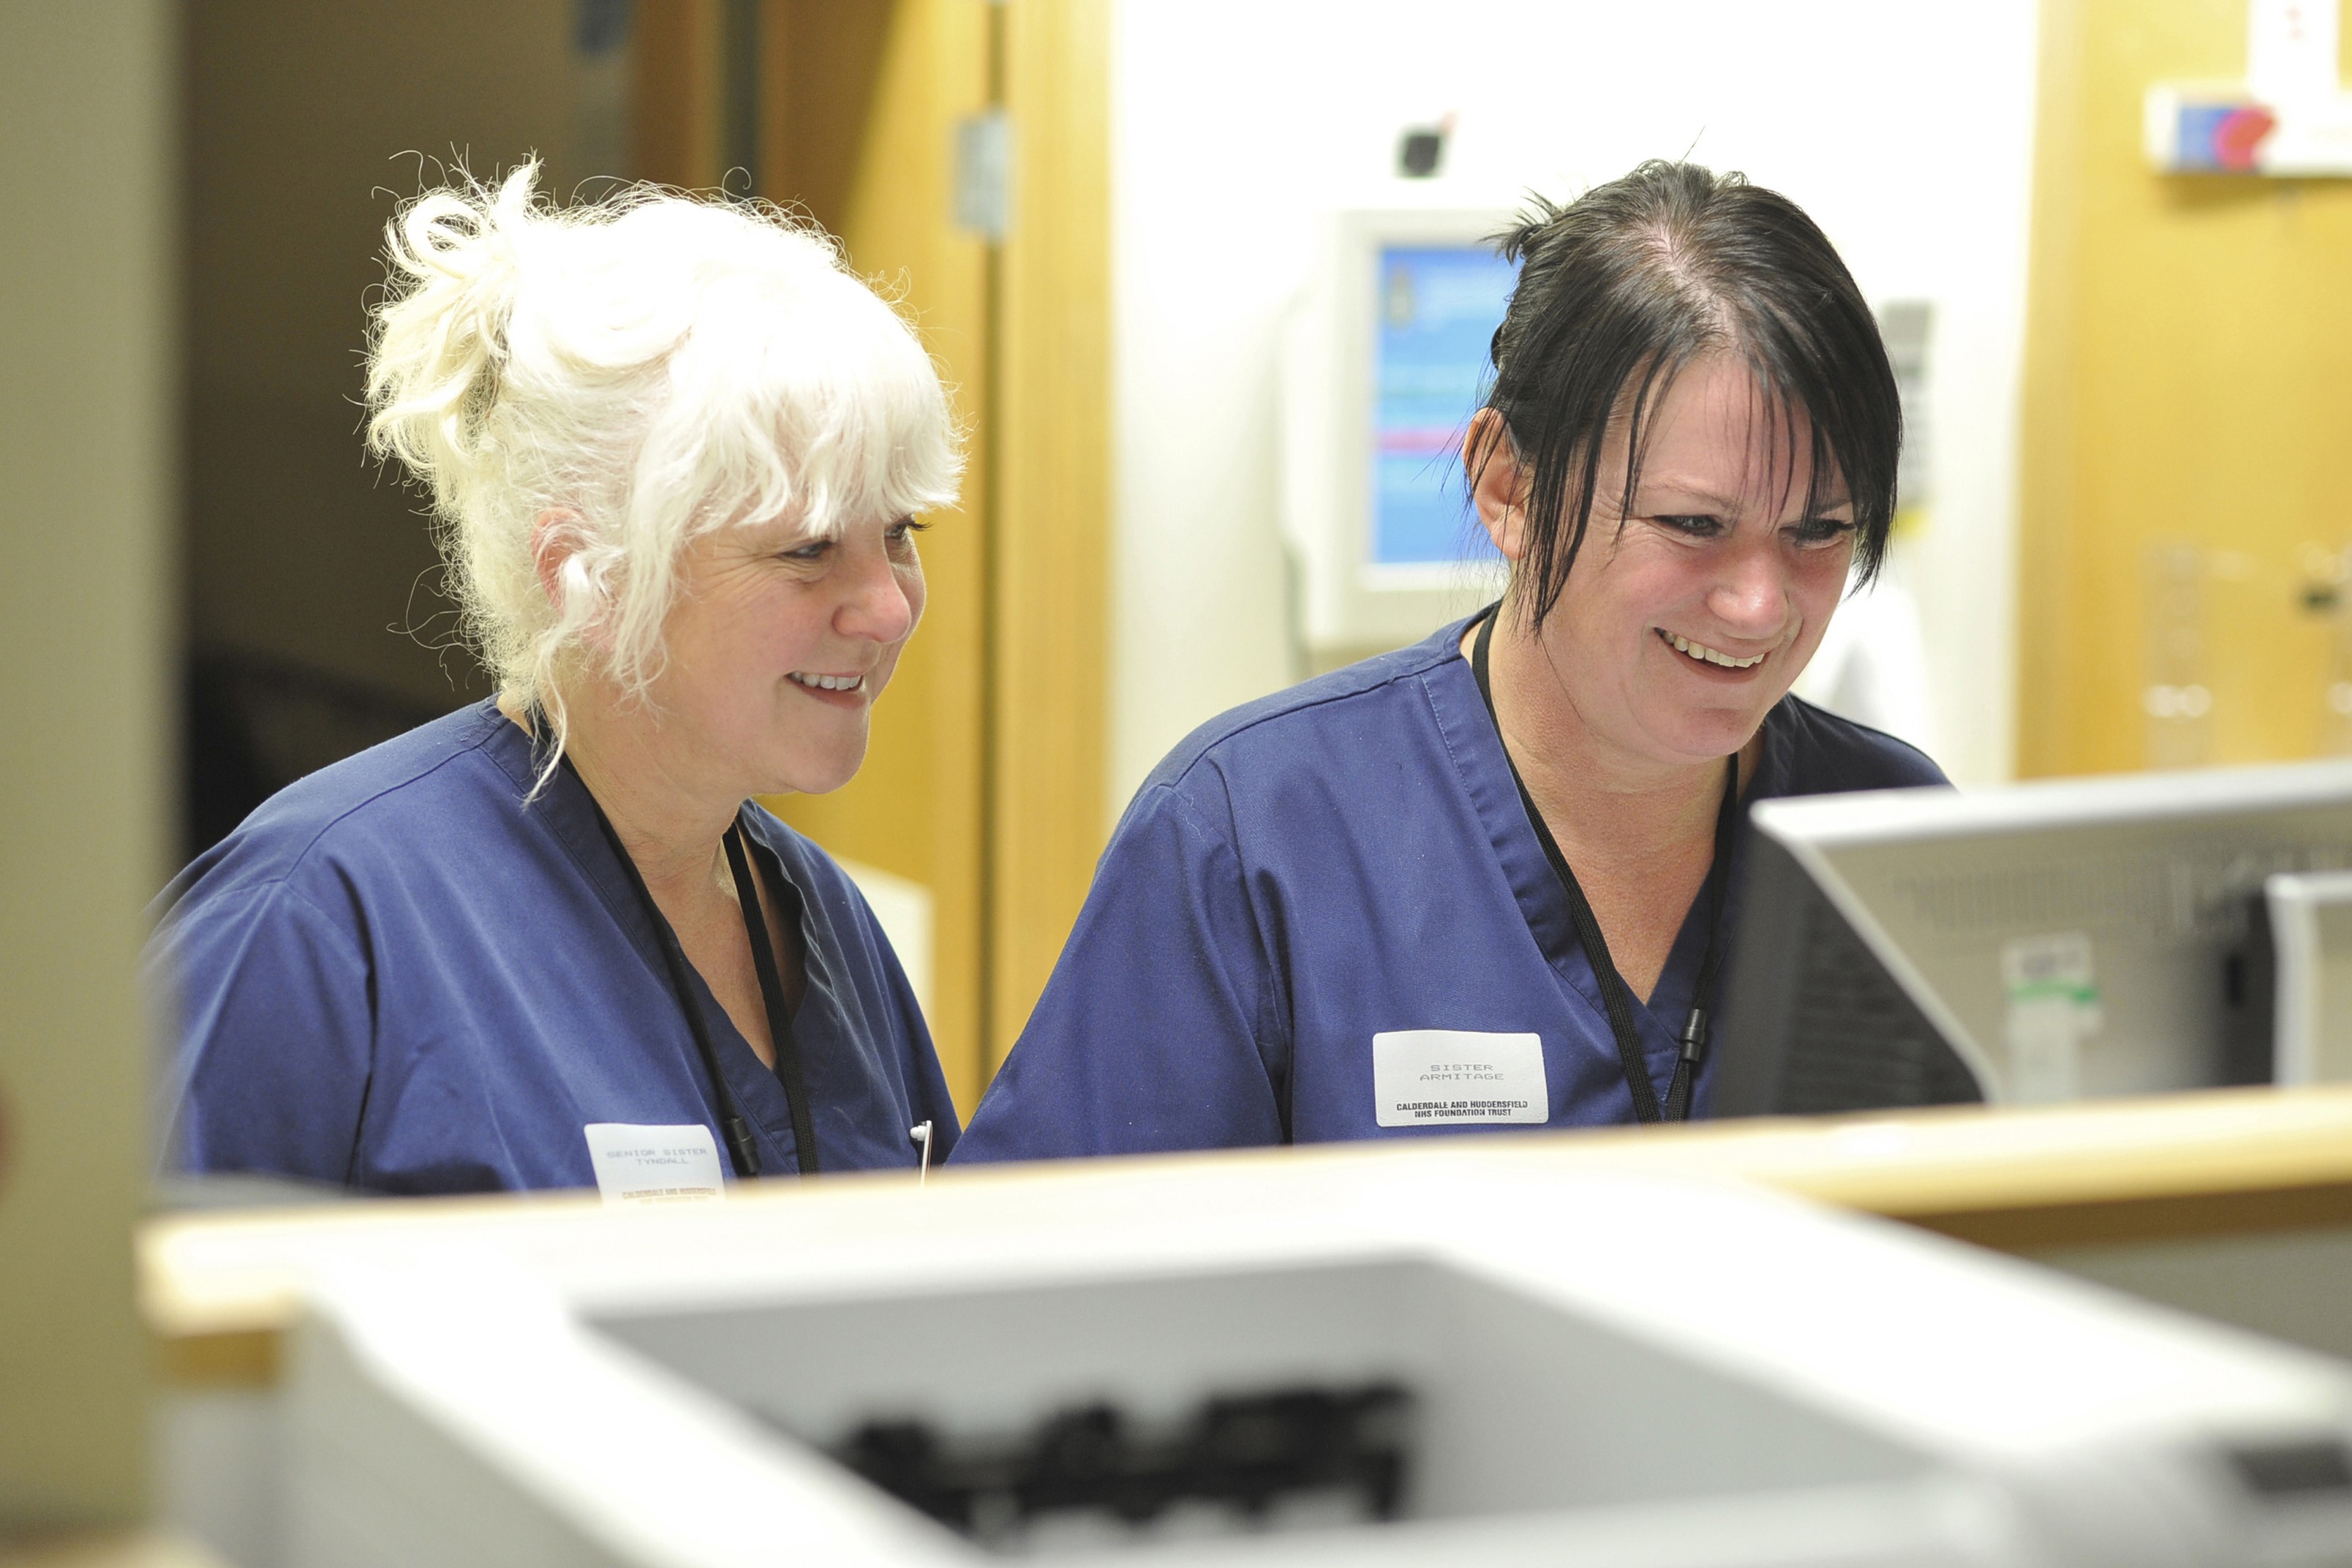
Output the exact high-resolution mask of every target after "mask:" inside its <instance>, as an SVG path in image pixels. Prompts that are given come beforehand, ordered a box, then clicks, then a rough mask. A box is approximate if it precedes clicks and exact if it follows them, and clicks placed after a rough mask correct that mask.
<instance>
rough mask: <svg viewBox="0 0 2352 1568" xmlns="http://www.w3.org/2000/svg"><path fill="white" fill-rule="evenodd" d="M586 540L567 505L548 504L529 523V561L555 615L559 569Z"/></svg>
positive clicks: (559, 609)
mask: <svg viewBox="0 0 2352 1568" xmlns="http://www.w3.org/2000/svg"><path fill="white" fill-rule="evenodd" d="M587 542H588V534H587V530H586V528H585V527H584V526H583V523H582V521H581V517H580V514H579V513H578V512H576V511H573V510H572V509H571V508H569V507H550V508H549V509H548V510H545V511H543V512H541V513H540V514H539V518H538V521H535V522H533V523H532V524H531V525H530V563H531V565H532V567H533V568H534V569H535V570H536V571H537V572H538V574H539V588H540V592H541V593H542V594H545V595H547V602H548V603H549V604H550V605H552V606H553V607H554V609H555V613H556V614H557V616H562V614H563V601H564V598H565V594H564V589H563V568H564V567H565V566H566V565H568V564H569V563H571V561H572V557H573V556H575V555H577V554H579V553H580V548H581V546H582V545H583V544H585V543H587Z"/></svg>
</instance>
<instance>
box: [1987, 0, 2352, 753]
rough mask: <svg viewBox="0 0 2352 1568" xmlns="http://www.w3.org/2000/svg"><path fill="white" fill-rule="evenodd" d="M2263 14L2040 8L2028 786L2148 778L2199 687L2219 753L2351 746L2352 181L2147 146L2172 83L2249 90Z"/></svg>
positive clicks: (2133, 2) (2029, 368)
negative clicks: (2200, 160) (2181, 695)
mask: <svg viewBox="0 0 2352 1568" xmlns="http://www.w3.org/2000/svg"><path fill="white" fill-rule="evenodd" d="M2245 11H2246V8H2245V5H2243V4H2242V0H2045V4H2044V7H2043V36H2042V99H2041V120H2040V124H2039V126H2038V128H2037V144H2036V160H2037V163H2036V170H2035V196H2034V235H2033V271H2032V286H2031V300H2030V306H2029V317H2028V326H2027V348H2026V386H2025V404H2024V410H2025V431H2024V443H2023V468H2024V484H2023V493H2022V495H2021V507H2020V530H2021V537H2020V541H2019V544H2020V550H2019V559H2020V563H2021V572H2022V581H2021V584H2020V594H2019V605H2020V613H2021V625H2020V628H2019V650H2018V651H2019V681H2020V690H2019V693H2018V698H2019V701H2018V713H2019V737H2018V739H2019V745H2018V759H2019V767H2020V771H2021V773H2026V774H2029V775H2030V774H2049V773H2086V772H2100V771H2108V770H2115V769H2125V768H2135V767H2140V766H2144V765H2147V764H2148V763H2149V762H2150V761H2151V760H2155V759H2157V758H2158V756H2159V755H2160V753H2161V752H2162V750H2163V744H2162V737H2161V736H2160V735H2156V734H2152V732H2151V731H2152V730H2156V729H2160V728H2161V726H2159V725H2152V723H2151V715H2150V713H2149V708H2150V707H2151V696H2152V695H2153V696H2154V697H2155V698H2157V699H2164V700H2158V701H2156V702H2155V703H2154V704H2153V706H2155V707H2158V708H2159V709H2161V708H2166V707H2168V706H2171V705H2172V701H2171V700H2170V699H2168V697H2167V692H2168V691H2170V690H2172V689H2176V688H2185V687H2186V686H2188V685H2189V684H2197V685H2200V686H2201V687H2203V688H2204V689H2205V690H2206V693H2207V697H2206V699H2205V700H2206V701H2207V702H2209V704H2210V712H2209V714H2208V715H2207V717H2206V718H2205V719H2204V721H2203V723H2204V727H2205V733H2204V735H2203V737H2202V739H2201V740H2200V741H2197V742H2194V743H2193V744H2192V745H2191V746H2190V747H2189V750H2190V751H2192V752H2200V751H2201V760H2204V761H2210V762H2252V761H2263V760H2272V759H2284V758H2290V757H2304V756H2310V755H2312V754H2314V753H2315V752H2316V751H2317V750H2319V749H2320V748H2321V747H2322V745H2323V744H2341V736H2340V733H2338V734H2333V735H2332V734H2331V727H2332V726H2331V721H2330V720H2329V713H2328V709H2327V697H2328V691H2329V688H2330V687H2331V686H2344V683H2345V681H2346V680H2347V679H2352V671H2347V670H2344V669H2342V668H2332V666H2334V665H2338V664H2340V662H2341V659H2342V656H2343V647H2342V644H2341V643H2340V642H2339V640H2338V639H2339V637H2340V635H2341V628H2342V626H2344V625H2345V624H2346V623H2345V622H2344V621H2342V620H2340V619H2336V618H2335V616H2336V614H2337V613H2338V612H2337V611H2336V610H2334V609H2331V604H2330V601H2331V600H2334V601H2335V602H2336V604H2337V605H2341V603H2342V600H2343V597H2344V595H2345V592H2346V590H2345V586H2344V584H2341V583H2340V582H2337V581H2334V580H2333V579H2335V578H2336V576H2337V575H2338V574H2340V572H2341V558H2340V554H2339V552H2342V551H2343V550H2344V548H2345V546H2346V545H2347V542H2352V507H2347V504H2346V502H2345V500H2344V496H2345V489H2344V484H2343V479H2342V471H2343V465H2344V459H2343V457H2342V454H2343V453H2345V452H2346V451H2347V450H2352V288H2347V287H2346V281H2345V280H2346V279H2347V276H2352V181H2343V180H2332V181H2284V180H2265V179H2258V178H2251V177H2229V176H2220V175H2203V176H2180V175H2165V174H2157V173H2156V172H2154V171H2153V170H2152V169H2151V168H2150V167H2149V166H2148V164H2147V161H2146V159H2145V157H2144V156H2143V154H2142V152H2141V146H2140V126H2141V103H2142V95H2143V94H2144V92H2145V91H2146V89H2147V87H2148V85H2149V84H2150V83H2151V82H2155V81H2158V80H2167V79H2235V78H2238V77H2240V76H2242V73H2243V70H2244V63H2245V30H2246V18H2245ZM2168 584H2170V585H2169V586H2168ZM2168 596H2169V597H2170V598H2172V599H2173V600H2174V601H2175V603H2174V604H2173V605H2172V606H2171V608H2170V609H2169V610H2168V609H2167V606H2166V601H2167V599H2168ZM2184 640H2185V642H2186V643H2187V645H2188V646H2187V647H2185V648H2184V649H2181V650H2180V658H2179V666H2180V668H2179V670H2178V671H2174V672H2168V671H2165V670H2163V669H2161V668H2157V665H2158V663H2160V662H2161V659H2162V658H2168V657H2170V656H2168V655H2164V654H2163V652H2162V647H2160V646H2152V645H2169V644H2174V643H2179V642H2182V641H2184ZM2151 687H2162V688H2164V690H2158V691H2156V692H2154V693H2153V694H2152V693H2151ZM2344 695H2352V686H2345V687H2344V691H2343V692H2342V693H2339V696H2344ZM2183 760H2191V759H2190V758H2189V757H2188V756H2184V757H2183Z"/></svg>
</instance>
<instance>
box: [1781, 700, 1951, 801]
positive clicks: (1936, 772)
mask: <svg viewBox="0 0 2352 1568" xmlns="http://www.w3.org/2000/svg"><path fill="white" fill-rule="evenodd" d="M1764 724H1765V746H1766V755H1767V759H1768V762H1767V765H1768V766H1769V767H1770V768H1772V770H1773V773H1775V774H1776V775H1777V776H1774V777H1769V778H1767V779H1765V780H1763V781H1761V782H1762V785H1763V787H1764V788H1765V789H1766V791H1767V792H1768V793H1769V794H1772V795H1834V794H1841V793H1843V792H1845V791H1848V790H1864V789H1906V788H1912V787H1916V786H1918V785H1923V784H1949V783H1950V782H1951V781H1950V780H1949V779H1948V778H1946V777H1945V776H1944V770H1943V769H1941V768H1939V767H1937V765H1936V763H1935V762H1934V760H1933V759H1932V758H1930V757H1929V756H1928V755H1927V752H1923V751H1921V750H1919V748H1918V747H1916V746H1914V745H1912V744H1910V743H1909V742H1906V741H1899V740H1897V739H1895V737H1894V736H1892V735H1890V734H1887V733H1886V732H1885V731H1883V730H1874V729H1872V728H1871V727H1870V726H1869V725H1867V724H1857V723H1855V722H1854V721H1853V720H1851V719H1843V718H1840V717H1839V716H1838V715H1837V714H1835V713H1832V712H1831V711H1829V710H1827V709H1825V708H1816V707H1814V706H1813V705H1812V704H1811V703H1810V702H1807V701H1805V700H1803V699H1801V698H1799V697H1796V696H1794V695H1790V696H1789V697H1785V698H1782V699H1781V700H1780V704H1779V706H1777V707H1775V708H1774V709H1773V710H1772V711H1771V712H1770V713H1769V715H1767V716H1766V719H1765V721H1764Z"/></svg>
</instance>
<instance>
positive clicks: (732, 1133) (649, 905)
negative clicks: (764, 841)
mask: <svg viewBox="0 0 2352 1568" xmlns="http://www.w3.org/2000/svg"><path fill="white" fill-rule="evenodd" d="M563 769H564V771H565V772H566V773H570V774H571V775H572V782H573V783H575V784H579V786H580V790H581V793H582V794H583V795H586V796H587V797H588V806H589V809H590V810H592V811H593V812H594V813H595V814H596V826H598V827H600V828H602V829H603V830H604V842H605V843H607V844H609V845H611V846H612V847H613V858H614V859H615V860H618V861H619V862H620V863H621V869H622V870H623V871H625V872H626V873H627V874H628V879H629V886H630V887H632V888H634V889H636V893H637V902H638V903H639V904H640V905H642V906H643V907H644V909H645V911H646V919H647V920H649V921H652V922H653V927H654V941H655V943H656V945H657V946H658V947H660V949H661V954H662V963H664V965H666V966H667V968H668V970H669V984H670V989H671V990H673V991H675V992H676V993H677V1005H678V1006H679V1007H680V1008H681V1009H683V1010H684V1012H685V1014H686V1026H687V1027H688V1029H689V1030H691V1031H692V1032H693V1035H694V1048H695V1050H696V1052H697V1053H698V1055H699V1056H700V1057H701V1058H702V1070H703V1071H704V1072H706V1073H708V1074H709V1075H710V1088H711V1092H712V1093H713V1094H714V1095H715V1096H716V1097H717V1099H718V1101H719V1131H720V1132H721V1133H723V1134H724V1135H725V1137H726V1140H727V1158H728V1161H729V1163H730V1164H732V1165H733V1166H734V1167H735V1173H736V1175H738V1176H740V1177H745V1178H749V1177H752V1176H756V1175H758V1174H759V1173H760V1149H759V1145H758V1144H757V1143H755V1142H752V1139H751V1123H750V1122H749V1121H745V1120H744V1117H743V1111H742V1108H741V1107H740V1106H738V1105H737V1104H736V1103H735V1091H734V1090H733V1089H730V1088H729V1087H728V1086H727V1075H726V1074H725V1073H723V1072H721V1071H719V1047H717V1046H715V1045H714V1044H712V1043H711V1039H710V1021H709V1019H708V1018H706V1017H704V1016H703V1012H702V1007H701V1005H700V1004H699V1003H698V1002H697V1001H696V1000H695V996H694V981H693V970H692V969H691V968H690V967H689V966H688V963H687V962H686V950H685V949H684V948H683V947H681V946H679V945H678V941H677V931H673V930H672V929H670V923H669V921H668V919H667V917H666V916H665V915H664V914H663V913H662V912H661V906H660V905H659V904H656V903H655V902H654V895H653V889H650V888H648V887H646V879H645V875H644V873H643V872H641V871H639V870H638V869H637V863H636V862H635V860H632V859H630V858H629V850H628V847H627V846H626V845H625V844H623V843H622V842H621V836H620V834H619V833H617V832H615V831H614V827H613V821H612V818H610V817H608V816H605V815H604V806H603V805H600V804H599V803H598V801H597V799H596V792H595V791H593V790H592V789H590V788H589V787H588V781H587V780H585V779H583V778H582V777H581V776H580V770H579V769H577V768H575V767H573V766H572V759H571V758H570V757H569V756H566V757H565V758H564V759H563ZM744 837H745V836H744V832H743V823H742V820H741V818H740V816H739V817H738V818H737V820H736V822H735V825H734V826H731V827H730V828H729V829H728V830H727V867H728V869H729V870H730V871H731V872H732V873H733V874H734V878H735V900H736V902H738V903H740V905H742V907H743V934H744V935H745V936H747V937H749V938H750V939H751V967H752V968H754V969H756V970H758V971H759V973H760V999H761V1001H762V1002H763V1003H765V1004H766V1005H767V1009H768V1035H769V1037H770V1038H771V1039H772V1040H773V1041H774V1043H775V1047H776V1077H777V1079H778V1080H779V1081H781V1082H782V1085H783V1089H784V1102H785V1105H786V1106H787V1107H788V1108H789V1109H790V1110H791V1111H792V1117H793V1152H794V1153H795V1154H796V1155H798V1156H799V1159H800V1169H801V1174H802V1175H803V1176H814V1175H815V1174H816V1170H817V1164H816V1129H815V1128H814V1126H813V1125H811V1122H810V1117H809V1095H808V1080H807V1078H806V1076H805V1075H804V1074H803V1072H802V1070H801V1047H800V1038H799V1037H798V1036H797V1035H795V1034H794V1033H793V1015H792V1009H791V1008H790V1007H789V1006H787V1005H785V1002H784V985H783V980H782V976H781V975H779V974H778V973H776V952H775V949H774V948H772V947H771V946H770V945H769V943H768V920H767V917H766V916H765V915H763V914H762V913H761V911H760V884H759V880H758V879H757V877H756V876H754V874H753V872H752V869H751V858H750V857H749V856H747V855H746V854H745V853H744V849H743V839H744Z"/></svg>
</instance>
